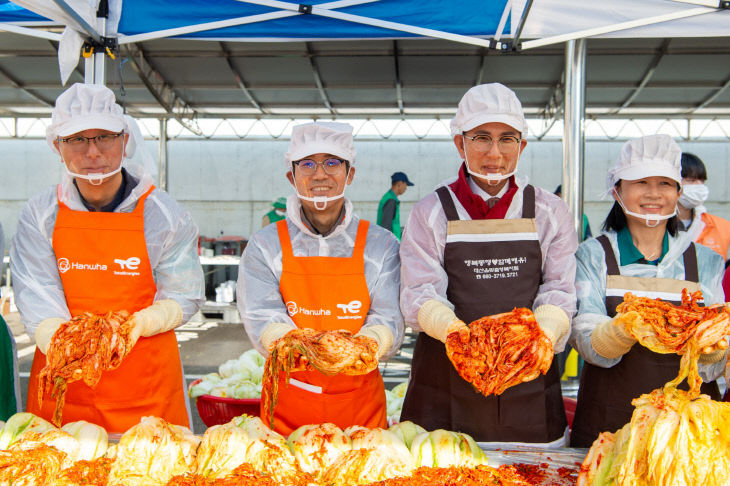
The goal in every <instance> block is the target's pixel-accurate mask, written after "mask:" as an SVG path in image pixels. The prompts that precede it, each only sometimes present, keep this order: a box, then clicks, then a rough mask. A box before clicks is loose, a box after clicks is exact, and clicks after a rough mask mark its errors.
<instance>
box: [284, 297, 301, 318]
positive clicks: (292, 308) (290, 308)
mask: <svg viewBox="0 0 730 486" xmlns="http://www.w3.org/2000/svg"><path fill="white" fill-rule="evenodd" d="M286 311H287V312H288V313H289V317H293V316H295V315H296V314H297V313H298V312H299V308H298V307H297V303H296V302H294V301H293V300H290V301H289V302H287V303H286Z"/></svg>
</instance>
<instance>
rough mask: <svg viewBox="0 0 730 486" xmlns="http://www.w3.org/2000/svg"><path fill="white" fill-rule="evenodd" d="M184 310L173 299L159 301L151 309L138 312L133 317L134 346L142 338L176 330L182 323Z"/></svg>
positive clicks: (132, 336) (131, 333)
mask: <svg viewBox="0 0 730 486" xmlns="http://www.w3.org/2000/svg"><path fill="white" fill-rule="evenodd" d="M182 318H183V310H182V307H180V304H178V303H177V301H175V300H173V299H164V300H158V301H157V302H155V303H154V304H152V305H151V306H149V307H145V308H144V309H141V310H138V311H137V312H135V313H134V314H132V317H130V318H129V320H130V321H132V331H131V332H130V337H131V338H132V346H134V345H135V344H136V343H137V340H138V339H139V338H140V337H143V336H144V337H150V336H154V335H156V334H161V333H163V332H166V331H170V330H172V329H175V328H176V327H177V326H179V325H180V323H182Z"/></svg>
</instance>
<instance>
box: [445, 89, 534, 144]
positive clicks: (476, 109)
mask: <svg viewBox="0 0 730 486" xmlns="http://www.w3.org/2000/svg"><path fill="white" fill-rule="evenodd" d="M493 122H498V123H505V124H507V125H509V126H511V127H512V128H514V129H515V130H517V131H519V132H520V133H521V134H522V137H524V136H525V135H527V121H526V120H525V113H524V112H523V111H522V103H520V100H519V99H517V95H516V94H515V93H514V91H512V90H511V89H509V88H508V87H507V86H505V85H503V84H499V83H490V84H480V85H478V86H474V87H473V88H471V89H470V90H469V91H467V92H466V94H465V95H464V96H463V97H462V98H461V101H459V108H458V109H457V110H456V115H454V118H453V119H452V120H451V136H452V137H453V136H455V135H460V134H462V133H464V132H466V131H469V130H471V129H473V128H476V127H478V126H479V125H483V124H484V123H493Z"/></svg>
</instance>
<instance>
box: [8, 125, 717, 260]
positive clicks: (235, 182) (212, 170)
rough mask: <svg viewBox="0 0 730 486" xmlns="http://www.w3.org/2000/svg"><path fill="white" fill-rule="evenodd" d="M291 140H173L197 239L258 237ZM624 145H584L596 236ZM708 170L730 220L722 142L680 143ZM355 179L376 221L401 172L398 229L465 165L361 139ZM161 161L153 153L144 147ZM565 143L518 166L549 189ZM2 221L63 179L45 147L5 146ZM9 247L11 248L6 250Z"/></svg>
mask: <svg viewBox="0 0 730 486" xmlns="http://www.w3.org/2000/svg"><path fill="white" fill-rule="evenodd" d="M287 143H288V142H287V141H271V140H266V141H232V140H203V141H200V140H173V141H171V142H169V147H168V150H169V173H170V176H169V192H170V194H171V195H172V196H173V197H175V198H176V199H177V200H178V201H179V202H180V203H181V204H182V205H183V206H184V207H186V208H187V209H188V210H189V211H190V212H191V213H192V214H193V217H194V218H195V220H196V221H197V223H198V226H199V227H200V231H201V234H203V235H206V236H210V237H214V236H218V235H220V234H221V232H223V233H224V234H227V235H241V236H245V237H248V236H250V235H251V233H252V232H253V231H255V230H256V229H258V228H259V226H260V221H261V217H262V216H263V215H264V214H265V213H266V212H267V211H268V210H269V209H270V206H269V204H270V202H271V200H272V199H274V198H276V197H278V196H285V195H288V194H290V193H291V191H292V188H291V186H290V185H289V183H288V181H287V180H286V179H285V178H284V162H283V154H284V152H285V151H286V146H287ZM621 145H622V142H612V141H588V142H587V144H586V185H585V212H586V214H587V215H588V218H589V220H590V222H591V226H592V227H593V229H594V232H595V231H596V230H597V229H598V228H599V226H600V224H601V223H602V221H603V218H604V217H605V214H606V212H607V210H608V207H609V204H610V203H609V201H608V200H602V199H601V198H600V195H601V193H602V192H604V190H605V189H604V184H605V174H606V170H607V168H608V167H609V166H610V165H611V164H612V163H613V162H614V160H615V159H616V157H617V156H618V154H619V151H620V149H621ZM680 145H681V146H682V148H683V149H684V150H687V151H691V152H694V153H696V154H697V155H699V156H700V158H702V159H703V160H704V161H705V163H706V165H707V166H708V172H709V175H710V179H709V181H708V185H709V187H710V203H709V204H708V208H709V210H710V211H711V212H713V213H715V214H718V215H719V216H722V217H725V218H727V219H730V202H729V199H730V197H729V196H730V193H729V191H728V189H727V187H728V183H729V182H730V171H729V170H728V163H729V162H730V146H729V145H728V144H727V142H725V141H718V142H713V141H702V142H692V143H681V142H680ZM356 148H357V152H358V157H357V162H356V165H355V167H356V170H357V172H356V176H355V180H354V182H353V184H352V185H351V186H350V187H348V189H347V195H348V197H350V198H351V199H352V200H353V201H354V203H355V209H356V211H357V212H358V213H359V214H360V215H361V216H362V217H364V218H367V219H373V220H374V219H375V214H376V211H377V205H378V201H379V200H380V197H381V196H382V194H383V193H384V192H385V191H386V190H387V189H388V188H389V184H390V174H391V173H393V172H394V171H403V172H406V173H407V174H408V177H409V178H410V179H411V180H412V181H413V182H415V184H416V185H415V186H414V187H411V188H409V189H408V191H407V192H406V193H405V194H404V195H403V196H402V197H401V200H402V204H401V220H402V221H404V222H405V221H406V220H407V217H408V213H409V211H410V208H411V207H412V205H413V204H414V203H415V202H416V201H417V200H418V199H420V198H421V197H423V196H425V195H426V194H427V193H429V192H430V191H431V190H433V187H434V186H435V185H436V184H437V183H439V182H440V181H442V180H444V179H447V178H449V177H453V176H454V175H455V173H456V169H457V167H458V165H459V163H460V161H459V159H458V157H457V153H456V150H455V149H454V147H453V145H452V143H451V142H450V141H448V140H435V141H415V140H408V141H404V140H387V141H383V140H358V141H357V142H356ZM147 149H148V151H149V153H150V154H152V155H153V156H155V157H156V154H157V145H156V143H155V142H153V141H149V142H147ZM561 151H562V148H561V144H560V142H559V141H541V142H537V141H531V142H529V144H528V147H527V149H526V150H525V152H524V154H523V156H522V159H521V161H520V165H519V172H520V173H521V174H526V175H528V176H529V178H530V181H531V182H532V183H533V184H535V185H537V186H540V187H544V188H547V189H549V190H551V191H552V190H553V189H555V187H556V186H557V185H558V184H559V183H560V180H561V177H562V175H561ZM0 154H2V157H0V173H2V174H3V184H2V188H1V189H0V222H1V223H2V224H3V227H4V228H5V235H6V239H7V240H9V239H10V238H11V237H12V235H13V234H14V233H15V226H16V222H17V218H18V214H19V212H20V210H21V208H22V207H23V204H24V203H25V201H26V200H27V199H28V198H29V197H30V196H31V195H33V194H34V193H36V192H38V191H40V190H42V189H43V188H44V187H47V186H49V185H52V184H54V183H55V182H56V181H58V180H59V178H60V174H61V165H60V163H59V161H58V156H57V155H54V154H52V153H51V151H50V150H49V148H48V146H47V145H46V143H45V141H43V140H37V139H2V140H0ZM7 244H9V241H7V242H6V248H7Z"/></svg>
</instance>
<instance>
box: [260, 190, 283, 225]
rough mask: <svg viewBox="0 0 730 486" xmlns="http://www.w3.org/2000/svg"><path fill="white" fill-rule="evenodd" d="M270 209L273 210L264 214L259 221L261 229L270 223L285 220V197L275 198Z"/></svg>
mask: <svg viewBox="0 0 730 486" xmlns="http://www.w3.org/2000/svg"><path fill="white" fill-rule="evenodd" d="M271 207H272V208H273V209H272V210H271V211H269V212H268V213H266V214H265V215H264V217H263V219H261V227H262V228H263V227H264V226H267V225H269V224H271V223H276V222H277V221H280V220H282V219H284V218H286V198H285V197H277V198H276V200H274V202H272V203H271Z"/></svg>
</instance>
